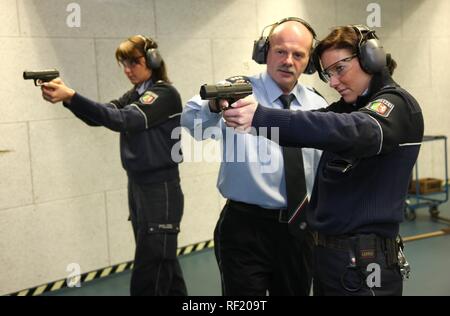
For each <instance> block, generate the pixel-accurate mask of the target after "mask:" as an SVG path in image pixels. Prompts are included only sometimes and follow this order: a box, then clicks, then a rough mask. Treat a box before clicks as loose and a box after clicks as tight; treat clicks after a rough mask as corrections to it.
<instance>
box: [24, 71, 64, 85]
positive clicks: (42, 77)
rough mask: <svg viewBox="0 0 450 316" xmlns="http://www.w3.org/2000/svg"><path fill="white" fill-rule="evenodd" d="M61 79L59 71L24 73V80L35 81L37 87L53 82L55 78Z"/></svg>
mask: <svg viewBox="0 0 450 316" xmlns="http://www.w3.org/2000/svg"><path fill="white" fill-rule="evenodd" d="M58 77H59V71H58V70H56V69H46V70H36V71H27V70H25V71H24V72H23V79H25V80H29V79H32V80H34V85H35V86H42V84H43V83H44V82H49V81H52V80H53V79H55V78H58Z"/></svg>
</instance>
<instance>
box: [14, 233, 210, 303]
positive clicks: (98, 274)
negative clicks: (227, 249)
mask: <svg viewBox="0 0 450 316" xmlns="http://www.w3.org/2000/svg"><path fill="white" fill-rule="evenodd" d="M213 247H214V241H213V240H209V241H202V242H199V243H197V244H194V245H188V246H185V247H181V248H178V249H177V255H178V256H184V255H188V254H191V253H194V252H197V251H201V250H204V249H209V248H213ZM133 267H134V263H133V261H130V262H125V263H120V264H117V265H114V266H112V267H106V268H103V269H100V270H97V271H91V272H88V273H85V274H82V275H81V276H78V277H72V278H71V279H70V280H67V279H64V280H58V281H55V282H52V283H49V284H44V285H39V286H37V287H34V288H31V289H26V290H22V291H19V292H16V293H12V294H10V296H38V295H41V294H44V293H46V292H53V291H58V290H61V289H63V288H67V287H68V286H67V283H68V282H69V283H70V284H77V283H79V284H83V283H87V282H90V281H93V280H96V279H101V278H105V277H107V276H110V275H112V274H117V273H121V272H124V271H127V270H132V269H133ZM77 281H79V282H77Z"/></svg>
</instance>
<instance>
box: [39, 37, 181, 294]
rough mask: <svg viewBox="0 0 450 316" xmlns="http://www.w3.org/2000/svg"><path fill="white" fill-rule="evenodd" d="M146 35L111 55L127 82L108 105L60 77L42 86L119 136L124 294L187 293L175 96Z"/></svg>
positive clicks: (54, 97)
mask: <svg viewBox="0 0 450 316" xmlns="http://www.w3.org/2000/svg"><path fill="white" fill-rule="evenodd" d="M157 47H158V46H157V44H156V42H154V41H153V40H152V39H150V38H146V37H144V36H142V35H136V36H132V37H130V38H128V39H127V40H126V41H124V42H122V43H121V44H120V45H119V47H118V48H117V50H116V59H117V61H118V62H119V64H120V65H122V66H123V70H124V73H125V75H126V76H127V77H128V79H129V80H130V82H131V83H132V84H133V85H134V86H133V88H132V89H131V90H130V91H128V92H126V93H125V94H124V95H123V96H122V97H120V98H119V99H117V100H113V101H111V102H109V103H107V104H101V103H97V102H94V101H91V100H89V99H87V98H85V97H83V96H82V95H80V94H79V93H77V92H75V91H74V90H72V89H71V88H69V87H67V86H66V85H65V84H64V83H63V82H62V80H61V79H59V78H58V79H55V80H53V81H51V82H49V83H44V84H43V86H42V94H43V97H44V99H45V100H47V101H49V102H51V103H56V102H60V101H62V102H63V105H64V106H65V107H66V108H68V109H69V110H70V111H72V112H73V114H75V116H77V117H78V118H79V119H81V120H82V121H83V122H85V123H87V124H88V125H90V126H104V127H106V128H109V129H111V130H113V131H116V132H119V133H120V153H121V158H122V165H123V168H124V169H125V170H126V172H127V175H128V200H129V209H130V218H131V222H132V226H133V231H134V237H135V240H136V252H135V258H134V268H133V273H132V276H131V286H130V292H131V295H133V296H135V295H179V296H184V295H187V292H186V285H185V283H184V279H183V274H182V271H181V268H180V265H179V262H178V259H177V256H176V253H177V235H178V233H179V231H180V221H181V218H182V215H183V193H182V191H181V187H180V177H179V171H178V164H179V163H180V162H181V153H177V156H176V157H172V148H173V147H174V146H176V145H177V143H179V141H180V140H179V139H173V138H172V137H171V134H172V131H173V129H175V128H177V127H179V126H180V115H181V112H182V103H181V98H180V95H179V93H178V92H177V90H176V89H175V88H174V87H173V86H172V85H171V84H170V82H169V79H168V77H167V71H166V66H165V63H164V60H163V59H162V58H161V55H160V54H159V52H158V50H157Z"/></svg>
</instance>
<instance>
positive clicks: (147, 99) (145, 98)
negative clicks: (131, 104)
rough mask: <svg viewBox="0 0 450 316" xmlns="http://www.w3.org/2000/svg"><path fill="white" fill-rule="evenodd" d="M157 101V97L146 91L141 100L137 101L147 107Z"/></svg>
mask: <svg viewBox="0 0 450 316" xmlns="http://www.w3.org/2000/svg"><path fill="white" fill-rule="evenodd" d="M156 99H158V95H157V94H156V93H154V92H152V91H146V92H145V93H144V94H143V95H142V96H141V98H140V99H139V101H140V102H141V103H142V104H145V105H149V104H152V103H153V102H155V100H156Z"/></svg>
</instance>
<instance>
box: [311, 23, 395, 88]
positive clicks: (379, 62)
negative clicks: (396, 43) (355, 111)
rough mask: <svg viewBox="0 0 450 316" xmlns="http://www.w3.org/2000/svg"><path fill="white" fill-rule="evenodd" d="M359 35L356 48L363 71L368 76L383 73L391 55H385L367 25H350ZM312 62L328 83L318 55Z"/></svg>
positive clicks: (315, 54) (314, 56) (315, 55)
mask: <svg viewBox="0 0 450 316" xmlns="http://www.w3.org/2000/svg"><path fill="white" fill-rule="evenodd" d="M350 27H351V28H353V30H355V32H356V34H357V35H358V38H359V42H358V47H357V48H356V57H358V61H359V64H360V66H361V69H362V70H363V71H365V72H366V73H368V74H375V73H379V72H381V71H382V70H383V69H384V68H385V67H386V65H387V60H388V58H390V55H389V56H388V54H386V53H385V51H384V49H383V46H382V45H381V43H380V41H379V39H378V36H377V35H376V34H375V31H374V30H371V29H369V28H368V27H367V26H365V25H350ZM312 60H313V62H314V65H315V67H316V69H317V71H318V73H319V77H320V79H322V81H325V82H327V80H326V79H325V77H324V76H323V73H322V71H323V70H322V65H321V63H320V57H319V56H318V55H317V53H314V54H313V57H312Z"/></svg>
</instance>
